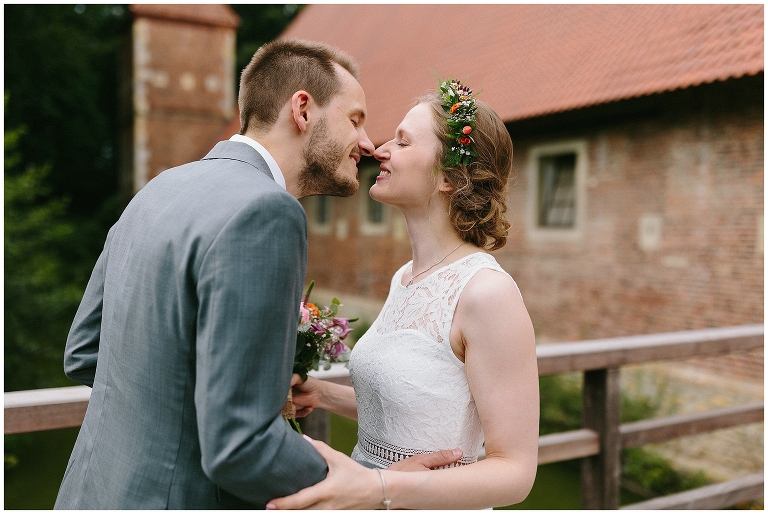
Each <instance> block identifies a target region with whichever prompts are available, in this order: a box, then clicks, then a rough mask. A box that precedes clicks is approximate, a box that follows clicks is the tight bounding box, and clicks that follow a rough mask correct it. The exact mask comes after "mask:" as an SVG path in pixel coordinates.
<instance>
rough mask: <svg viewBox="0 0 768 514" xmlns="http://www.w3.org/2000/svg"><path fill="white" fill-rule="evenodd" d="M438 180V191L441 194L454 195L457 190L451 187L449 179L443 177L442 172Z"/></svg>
mask: <svg viewBox="0 0 768 514" xmlns="http://www.w3.org/2000/svg"><path fill="white" fill-rule="evenodd" d="M438 180H439V181H440V185H439V186H438V191H440V192H441V193H453V192H454V191H455V190H456V189H455V188H454V187H453V186H452V185H451V183H450V182H448V179H446V178H445V175H443V173H442V172H440V175H439V177H438Z"/></svg>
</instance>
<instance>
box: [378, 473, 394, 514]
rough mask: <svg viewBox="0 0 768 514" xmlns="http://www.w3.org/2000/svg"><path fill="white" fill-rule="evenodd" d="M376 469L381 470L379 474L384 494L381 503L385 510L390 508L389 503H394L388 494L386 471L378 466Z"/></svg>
mask: <svg viewBox="0 0 768 514" xmlns="http://www.w3.org/2000/svg"><path fill="white" fill-rule="evenodd" d="M376 471H378V472H379V476H380V477H381V492H382V493H383V494H384V499H383V500H382V502H381V503H382V504H383V505H384V510H389V505H390V504H391V503H392V500H390V499H389V495H388V494H387V482H386V480H384V471H382V470H381V469H379V468H376Z"/></svg>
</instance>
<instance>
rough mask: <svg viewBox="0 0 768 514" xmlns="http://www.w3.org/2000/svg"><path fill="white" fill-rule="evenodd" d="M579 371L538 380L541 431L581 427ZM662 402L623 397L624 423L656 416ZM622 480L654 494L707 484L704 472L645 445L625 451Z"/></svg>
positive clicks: (668, 492) (659, 494)
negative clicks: (684, 467) (684, 468)
mask: <svg viewBox="0 0 768 514" xmlns="http://www.w3.org/2000/svg"><path fill="white" fill-rule="evenodd" d="M580 379H581V374H580V373H570V374H564V375H552V376H544V377H541V378H540V379H539V392H540V396H541V421H540V433H541V434H542V435H544V434H551V433H557V432H564V431H567V430H576V429H578V428H581V426H582V424H581V415H582V384H581V380H580ZM658 408H659V401H658V400H657V399H655V398H651V397H648V396H644V395H634V396H628V395H626V394H623V393H622V396H621V422H622V423H627V422H632V421H638V420H641V419H647V418H650V417H653V415H654V414H655V413H656V411H657V410H658ZM621 473H622V480H626V481H628V482H631V483H633V484H637V485H639V486H640V487H641V488H643V489H645V490H646V491H648V492H650V493H651V494H652V495H658V496H662V495H667V494H672V493H676V492H681V491H686V490H688V489H692V488H696V487H701V486H704V485H706V484H707V483H708V481H707V478H706V476H705V474H704V473H703V472H701V471H699V472H697V473H692V474H691V473H684V472H681V471H677V470H675V469H674V468H673V467H672V465H671V464H670V462H669V461H667V460H666V459H664V458H663V457H661V456H659V455H657V454H656V453H654V452H651V451H648V450H645V449H643V448H629V449H627V450H624V451H623V452H622V470H621Z"/></svg>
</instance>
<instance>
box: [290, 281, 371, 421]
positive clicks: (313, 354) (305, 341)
mask: <svg viewBox="0 0 768 514" xmlns="http://www.w3.org/2000/svg"><path fill="white" fill-rule="evenodd" d="M314 286H315V281H314V280H313V281H312V282H310V284H309V287H307V292H306V294H305V295H304V298H303V299H302V301H301V304H300V305H299V313H300V318H299V329H298V334H297V337H296V357H295V358H294V361H293V372H294V373H297V374H298V375H299V376H301V378H302V380H306V379H307V375H308V373H309V371H310V370H314V371H317V370H318V369H320V366H321V365H322V366H323V368H324V369H330V367H331V364H334V363H336V362H347V361H348V360H349V352H350V349H349V347H348V346H347V345H346V344H344V339H346V337H347V336H348V335H349V333H350V332H352V329H351V328H350V327H349V324H350V323H352V322H355V321H357V318H354V319H348V318H339V317H337V314H338V311H339V307H340V306H341V302H339V300H338V298H334V299H333V300H332V301H331V305H330V307H325V308H323V309H321V308H319V307H318V306H317V305H315V304H313V303H309V294H310V293H311V292H312V288H313V287H314ZM292 396H293V395H292V394H291V390H290V389H289V390H288V399H287V400H286V402H285V406H283V412H282V414H283V417H284V418H285V419H287V420H288V421H289V422H290V423H291V425H293V427H294V428H295V429H296V430H297V431H298V432H301V430H300V429H299V427H298V423H297V422H296V411H295V409H294V407H293V400H292Z"/></svg>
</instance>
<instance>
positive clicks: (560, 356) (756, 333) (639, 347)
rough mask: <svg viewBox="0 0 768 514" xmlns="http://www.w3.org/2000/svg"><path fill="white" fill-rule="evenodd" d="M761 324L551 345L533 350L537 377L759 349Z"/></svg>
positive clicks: (761, 336) (762, 335) (763, 331)
mask: <svg viewBox="0 0 768 514" xmlns="http://www.w3.org/2000/svg"><path fill="white" fill-rule="evenodd" d="M764 335H765V327H764V326H763V325H761V324H755V325H742V326H736V327H724V328H707V329H702V330H685V331H682V332H666V333H661V334H649V335H636V336H627V337H612V338H608V339H597V340H592V341H577V342H571V343H551V344H543V345H539V346H537V347H536V357H537V359H538V365H539V375H540V376H544V375H556V374H559V373H567V372H570V371H589V370H595V369H605V368H618V367H621V366H627V365H629V364H642V363H647V362H654V361H666V360H680V359H687V358H691V357H703V356H710V355H720V354H725V353H730V352H737V351H747V350H753V349H755V348H762V347H763V344H764Z"/></svg>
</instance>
